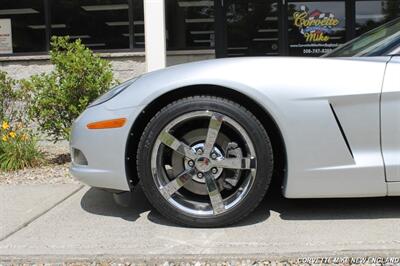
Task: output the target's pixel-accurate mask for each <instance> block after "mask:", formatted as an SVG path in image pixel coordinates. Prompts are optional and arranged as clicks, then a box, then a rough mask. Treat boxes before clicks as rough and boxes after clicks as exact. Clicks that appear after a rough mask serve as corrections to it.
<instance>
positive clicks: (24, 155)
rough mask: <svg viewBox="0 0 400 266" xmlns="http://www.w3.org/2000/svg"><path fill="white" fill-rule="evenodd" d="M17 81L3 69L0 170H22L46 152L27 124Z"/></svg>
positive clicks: (1, 75)
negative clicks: (38, 145)
mask: <svg viewBox="0 0 400 266" xmlns="http://www.w3.org/2000/svg"><path fill="white" fill-rule="evenodd" d="M16 85H17V82H15V81H14V80H13V79H11V78H10V77H8V76H7V74H6V73H5V72H2V71H0V123H1V124H0V126H1V127H0V170H3V171H9V170H18V169H22V168H25V167H32V166H36V165H38V164H39V163H41V162H42V158H43V154H42V153H41V152H40V151H39V149H38V147H37V141H36V137H35V135H34V134H33V132H31V131H30V130H29V129H28V128H26V127H25V126H24V123H23V122H24V119H25V117H24V112H25V110H24V108H25V105H24V104H22V103H21V101H20V100H21V95H22V94H21V92H20V90H18V89H17V88H16Z"/></svg>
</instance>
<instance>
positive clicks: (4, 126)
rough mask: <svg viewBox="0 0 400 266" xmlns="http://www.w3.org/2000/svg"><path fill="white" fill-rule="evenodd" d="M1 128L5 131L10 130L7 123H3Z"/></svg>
mask: <svg viewBox="0 0 400 266" xmlns="http://www.w3.org/2000/svg"><path fill="white" fill-rule="evenodd" d="M1 127H2V128H3V129H5V130H6V129H9V128H10V125H9V124H8V123H7V121H3V124H2V125H1Z"/></svg>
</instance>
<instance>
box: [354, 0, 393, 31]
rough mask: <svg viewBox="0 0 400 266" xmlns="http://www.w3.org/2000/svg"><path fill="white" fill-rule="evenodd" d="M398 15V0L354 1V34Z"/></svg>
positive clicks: (372, 27)
mask: <svg viewBox="0 0 400 266" xmlns="http://www.w3.org/2000/svg"><path fill="white" fill-rule="evenodd" d="M399 16H400V1H395V0H391V1H356V34H357V35H361V34H363V33H365V32H367V31H369V30H372V29H374V28H376V27H378V26H380V25H382V24H384V23H385V22H388V21H390V20H392V19H394V18H396V17H399Z"/></svg>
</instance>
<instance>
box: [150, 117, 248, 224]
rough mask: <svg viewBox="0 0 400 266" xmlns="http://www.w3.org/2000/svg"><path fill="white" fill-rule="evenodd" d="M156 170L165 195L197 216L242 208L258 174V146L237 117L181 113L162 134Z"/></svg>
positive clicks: (153, 155)
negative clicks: (256, 150)
mask: <svg viewBox="0 0 400 266" xmlns="http://www.w3.org/2000/svg"><path fill="white" fill-rule="evenodd" d="M151 171H152V176H153V180H154V182H155V184H156V185H157V187H158V190H159V191H160V193H161V194H162V196H163V197H164V198H165V199H166V200H167V201H168V202H169V203H170V204H172V205H173V206H174V207H176V208H178V209H179V210H181V211H183V212H185V213H187V214H189V215H193V216H195V217H198V216H201V217H212V216H215V215H219V214H222V213H224V212H228V211H229V210H230V209H232V208H234V207H235V206H237V205H238V204H239V203H240V202H241V201H242V200H243V199H244V198H245V197H246V195H247V194H248V192H249V191H250V189H251V187H252V185H253V183H254V179H255V176H256V154H255V148H254V145H253V143H252V141H251V139H250V137H249V135H248V134H247V132H246V131H245V130H244V128H243V127H242V126H241V125H239V124H238V123H237V122H236V121H235V120H234V119H232V118H230V117H228V116H226V115H223V114H220V113H217V112H212V111H195V112H190V113H186V114H184V115H181V116H179V117H177V118H176V119H174V120H173V121H171V122H170V123H168V124H167V126H165V127H164V129H163V130H162V131H161V133H160V134H159V135H158V137H157V139H156V141H155V144H154V146H153V148H152V153H151Z"/></svg>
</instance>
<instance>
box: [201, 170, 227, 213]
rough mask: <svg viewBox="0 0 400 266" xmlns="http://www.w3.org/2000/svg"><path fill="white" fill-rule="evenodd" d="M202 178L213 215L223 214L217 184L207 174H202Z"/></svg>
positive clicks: (223, 209) (223, 210)
mask: <svg viewBox="0 0 400 266" xmlns="http://www.w3.org/2000/svg"><path fill="white" fill-rule="evenodd" d="M204 177H205V181H206V187H207V191H208V195H209V197H210V201H211V206H212V208H213V211H214V214H220V213H223V212H225V205H224V202H223V200H222V196H221V193H220V192H219V189H218V186H217V183H216V182H215V179H214V176H213V175H211V174H210V172H208V173H205V174H204Z"/></svg>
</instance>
